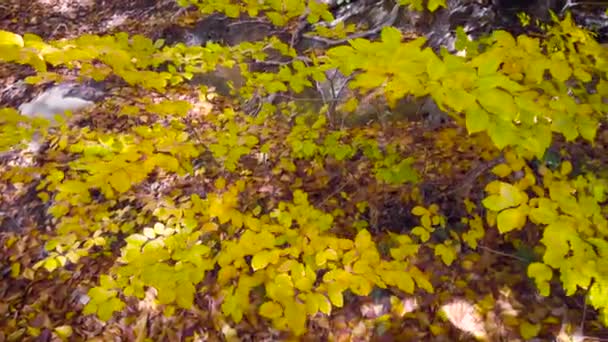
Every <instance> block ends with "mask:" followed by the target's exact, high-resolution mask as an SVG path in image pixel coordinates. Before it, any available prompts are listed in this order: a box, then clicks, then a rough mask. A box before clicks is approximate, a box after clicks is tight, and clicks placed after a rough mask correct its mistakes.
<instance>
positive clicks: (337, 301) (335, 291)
mask: <svg viewBox="0 0 608 342" xmlns="http://www.w3.org/2000/svg"><path fill="white" fill-rule="evenodd" d="M327 296H328V297H329V300H331V302H332V304H333V305H335V306H337V307H339V308H341V307H342V306H343V305H344V297H343V296H342V287H341V286H339V285H338V284H337V283H335V282H334V283H329V285H328V286H327Z"/></svg>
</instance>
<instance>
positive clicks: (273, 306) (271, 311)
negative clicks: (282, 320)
mask: <svg viewBox="0 0 608 342" xmlns="http://www.w3.org/2000/svg"><path fill="white" fill-rule="evenodd" d="M260 315H262V316H263V317H266V318H270V319H275V318H279V317H281V316H283V308H282V307H281V305H279V304H278V303H276V302H266V303H264V304H262V305H261V306H260Z"/></svg>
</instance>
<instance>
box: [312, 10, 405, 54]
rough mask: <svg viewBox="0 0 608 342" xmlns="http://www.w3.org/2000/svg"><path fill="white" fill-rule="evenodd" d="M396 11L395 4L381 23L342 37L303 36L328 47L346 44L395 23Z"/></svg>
mask: <svg viewBox="0 0 608 342" xmlns="http://www.w3.org/2000/svg"><path fill="white" fill-rule="evenodd" d="M398 13H399V5H395V6H394V7H393V9H392V10H391V12H390V14H389V17H388V19H387V20H386V21H385V22H384V23H383V24H381V25H378V27H375V28H373V29H371V30H367V31H364V32H359V33H355V34H352V35H350V36H348V37H346V38H344V39H330V38H325V37H319V36H308V35H305V36H304V37H306V38H308V39H312V40H316V41H319V42H322V43H324V44H327V45H328V46H329V47H331V46H336V45H342V44H346V43H348V41H349V40H352V39H357V38H366V37H369V36H373V35H375V34H378V33H379V32H380V31H382V29H383V28H385V27H387V26H391V25H393V24H394V23H395V20H397V14H398Z"/></svg>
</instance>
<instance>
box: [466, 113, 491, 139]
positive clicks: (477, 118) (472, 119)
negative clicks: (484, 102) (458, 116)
mask: <svg viewBox="0 0 608 342" xmlns="http://www.w3.org/2000/svg"><path fill="white" fill-rule="evenodd" d="M489 122H490V117H489V115H488V112H487V111H486V110H485V109H483V108H481V107H478V106H477V107H475V108H471V109H469V110H467V112H466V126H467V131H468V132H469V134H473V133H477V132H483V131H485V130H487V129H488V126H489V125H488V124H489Z"/></svg>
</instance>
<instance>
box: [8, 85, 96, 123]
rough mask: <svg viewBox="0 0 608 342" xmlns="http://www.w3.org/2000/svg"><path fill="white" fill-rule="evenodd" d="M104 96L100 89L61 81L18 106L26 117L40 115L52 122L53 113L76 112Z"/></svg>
mask: <svg viewBox="0 0 608 342" xmlns="http://www.w3.org/2000/svg"><path fill="white" fill-rule="evenodd" d="M104 96H105V92H103V91H102V90H101V89H99V88H96V87H93V86H89V85H82V84H78V83H62V84H59V85H56V86H52V87H51V88H49V89H47V90H45V91H44V92H42V93H41V94H40V95H38V96H37V97H36V98H34V99H33V100H32V101H30V102H26V103H23V104H21V105H20V106H19V112H21V114H22V115H24V116H28V117H40V118H44V119H47V120H50V121H51V122H54V118H55V115H57V114H59V115H62V114H65V113H66V112H67V111H71V112H77V111H80V110H82V109H84V108H87V107H90V106H92V105H94V104H95V102H97V101H99V100H100V99H101V98H103V97H104Z"/></svg>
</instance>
